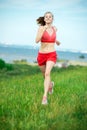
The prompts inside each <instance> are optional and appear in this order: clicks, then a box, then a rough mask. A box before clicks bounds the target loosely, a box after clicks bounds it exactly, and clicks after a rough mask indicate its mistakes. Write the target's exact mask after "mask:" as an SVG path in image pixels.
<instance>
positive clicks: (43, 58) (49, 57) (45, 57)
mask: <svg viewBox="0 0 87 130" xmlns="http://www.w3.org/2000/svg"><path fill="white" fill-rule="evenodd" d="M56 60H57V54H56V51H54V52H49V53H41V52H39V53H38V56H37V62H38V65H39V66H42V65H46V62H47V61H53V62H54V63H56Z"/></svg>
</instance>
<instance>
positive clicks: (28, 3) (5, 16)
mask: <svg viewBox="0 0 87 130" xmlns="http://www.w3.org/2000/svg"><path fill="white" fill-rule="evenodd" d="M46 11H51V12H52V13H53V14H54V22H53V25H55V26H56V27H57V29H58V31H57V39H58V40H59V41H60V42H61V45H60V47H57V46H56V48H58V49H74V50H84V51H87V0H50V1H49V0H0V42H1V43H5V44H18V45H33V46H38V45H37V44H36V43H35V37H36V33H37V29H38V25H37V24H36V19H37V18H38V17H39V16H43V15H44V13H45V12H46Z"/></svg>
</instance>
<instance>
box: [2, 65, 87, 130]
mask: <svg viewBox="0 0 87 130" xmlns="http://www.w3.org/2000/svg"><path fill="white" fill-rule="evenodd" d="M51 78H52V80H53V81H54V82H55V86H54V93H53V94H52V95H48V105H45V106H44V105H42V104H41V101H42V96H43V81H44V80H43V77H42V74H41V72H40V70H39V68H38V66H37V65H36V66H31V65H27V64H7V65H6V67H4V68H2V69H0V130H87V66H84V67H83V66H69V67H68V68H57V67H54V68H53V70H52V73H51Z"/></svg>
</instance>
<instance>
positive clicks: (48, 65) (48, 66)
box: [44, 61, 55, 97]
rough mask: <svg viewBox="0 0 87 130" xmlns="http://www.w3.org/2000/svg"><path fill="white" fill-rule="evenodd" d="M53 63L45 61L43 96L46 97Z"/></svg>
mask: <svg viewBox="0 0 87 130" xmlns="http://www.w3.org/2000/svg"><path fill="white" fill-rule="evenodd" d="M54 65H55V63H54V62H53V61H47V63H46V70H45V79H44V96H45V97H47V93H48V88H49V86H50V83H51V79H50V73H51V70H52V68H53V66H54Z"/></svg>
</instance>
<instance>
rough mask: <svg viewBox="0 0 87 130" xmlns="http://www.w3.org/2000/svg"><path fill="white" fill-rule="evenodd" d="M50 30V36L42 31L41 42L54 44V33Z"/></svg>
mask: <svg viewBox="0 0 87 130" xmlns="http://www.w3.org/2000/svg"><path fill="white" fill-rule="evenodd" d="M52 29H53V33H52V34H51V35H50V34H49V33H48V32H47V31H46V30H45V31H44V33H43V35H42V38H41V42H48V43H55V41H56V31H55V29H54V28H53V27H52Z"/></svg>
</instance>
